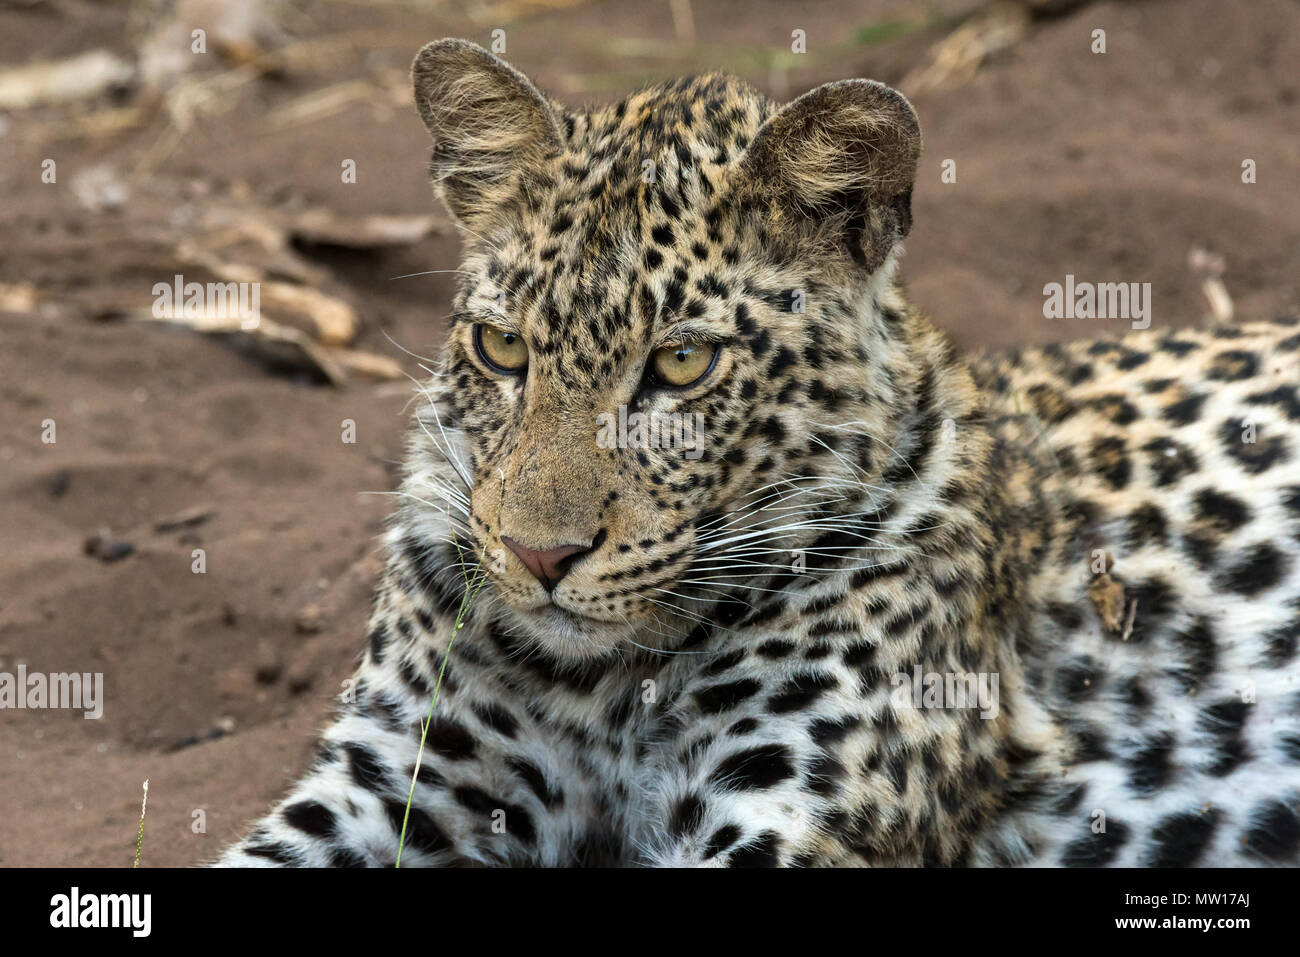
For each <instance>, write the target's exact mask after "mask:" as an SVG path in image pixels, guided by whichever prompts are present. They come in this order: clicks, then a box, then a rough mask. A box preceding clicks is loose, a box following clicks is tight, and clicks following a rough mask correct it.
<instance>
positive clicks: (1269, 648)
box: [1264, 618, 1300, 668]
mask: <svg viewBox="0 0 1300 957" xmlns="http://www.w3.org/2000/svg"><path fill="white" fill-rule="evenodd" d="M1264 639H1265V641H1266V642H1267V644H1266V645H1265V651H1264V660H1265V663H1266V664H1268V665H1270V666H1271V667H1274V668H1282V667H1285V666H1287V665H1289V664H1290V663H1291V659H1292V658H1294V657H1295V652H1296V647H1297V645H1300V618H1297V619H1296V620H1295V621H1292V622H1291V623H1290V624H1288V625H1283V626H1282V627H1281V628H1275V629H1274V630H1273V631H1270V632H1269V633H1268V634H1267V635H1265V636H1264Z"/></svg>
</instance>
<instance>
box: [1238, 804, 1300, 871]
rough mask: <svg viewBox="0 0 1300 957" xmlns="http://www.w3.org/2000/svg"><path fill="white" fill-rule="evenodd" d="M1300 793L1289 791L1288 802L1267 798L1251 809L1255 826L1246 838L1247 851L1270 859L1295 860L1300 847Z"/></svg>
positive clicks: (1244, 841) (1243, 841)
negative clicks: (1298, 809)
mask: <svg viewBox="0 0 1300 957" xmlns="http://www.w3.org/2000/svg"><path fill="white" fill-rule="evenodd" d="M1297 806H1300V795H1297V794H1292V795H1288V796H1287V799H1286V801H1285V802H1283V801H1267V802H1265V803H1263V804H1260V805H1259V806H1257V807H1256V808H1255V810H1254V811H1253V812H1252V813H1251V818H1250V819H1251V827H1250V830H1248V831H1247V832H1246V834H1245V836H1244V837H1243V838H1242V846H1243V847H1244V848H1245V851H1246V853H1247V854H1250V855H1252V856H1253V857H1262V858H1264V859H1265V860H1267V861H1278V862H1283V861H1291V860H1292V859H1293V858H1294V857H1295V854H1296V850H1297V848H1300V816H1297V814H1296V810H1295V809H1296V807H1297Z"/></svg>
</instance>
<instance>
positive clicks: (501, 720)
mask: <svg viewBox="0 0 1300 957" xmlns="http://www.w3.org/2000/svg"><path fill="white" fill-rule="evenodd" d="M474 713H475V714H476V715H478V718H479V720H480V721H482V722H483V723H484V724H485V725H487V726H488V727H489V728H491V729H492V730H494V731H498V732H500V733H501V734H503V735H505V736H506V737H507V738H513V737H514V736H515V735H516V734H518V732H519V722H518V721H516V720H515V718H514V716H513V715H511V714H510V712H509V711H507V710H506V709H505V708H503V707H501V706H500V705H499V704H495V703H492V704H484V705H475V707H474Z"/></svg>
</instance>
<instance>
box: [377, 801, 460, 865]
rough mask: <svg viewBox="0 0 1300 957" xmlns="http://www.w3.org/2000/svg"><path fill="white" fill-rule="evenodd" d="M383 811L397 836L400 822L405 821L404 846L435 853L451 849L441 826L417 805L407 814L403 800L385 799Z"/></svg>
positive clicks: (399, 832) (400, 828) (400, 830)
mask: <svg viewBox="0 0 1300 957" xmlns="http://www.w3.org/2000/svg"><path fill="white" fill-rule="evenodd" d="M384 813H385V814H387V815H388V824H389V826H390V827H392V829H393V831H394V833H396V834H397V835H398V836H401V833H402V824H403V822H405V824H406V840H405V842H404V844H403V846H404V847H409V848H412V849H413V850H417V851H423V852H424V853H425V854H437V853H438V852H439V851H448V850H451V841H450V840H448V838H447V835H446V834H444V833H443V831H442V828H440V827H438V825H437V824H435V823H434V820H433V818H431V817H429V815H428V814H427V813H426V812H424V811H422V810H420V809H419V808H418V807H412V808H411V810H410V813H409V814H408V813H407V810H406V804H405V803H404V802H402V801H385V802H384Z"/></svg>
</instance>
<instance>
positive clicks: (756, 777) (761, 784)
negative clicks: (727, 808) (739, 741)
mask: <svg viewBox="0 0 1300 957" xmlns="http://www.w3.org/2000/svg"><path fill="white" fill-rule="evenodd" d="M793 776H794V761H793V756H792V755H791V753H790V749H789V748H788V747H786V746H785V745H782V744H764V745H760V746H759V747H755V748H748V749H746V750H744V751H737V752H736V753H735V754H732V755H730V756H729V757H727V758H725V759H723V760H722V761H721V762H719V764H718V766H717V767H716V768H715V769H714V771H713V774H712V780H713V781H714V782H715V783H717V784H718V785H719V786H720V787H723V788H726V789H728V790H732V791H753V790H760V789H763V788H769V787H771V786H772V785H774V784H778V783H780V782H781V781H784V780H786V779H787V778H790V777H793Z"/></svg>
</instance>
